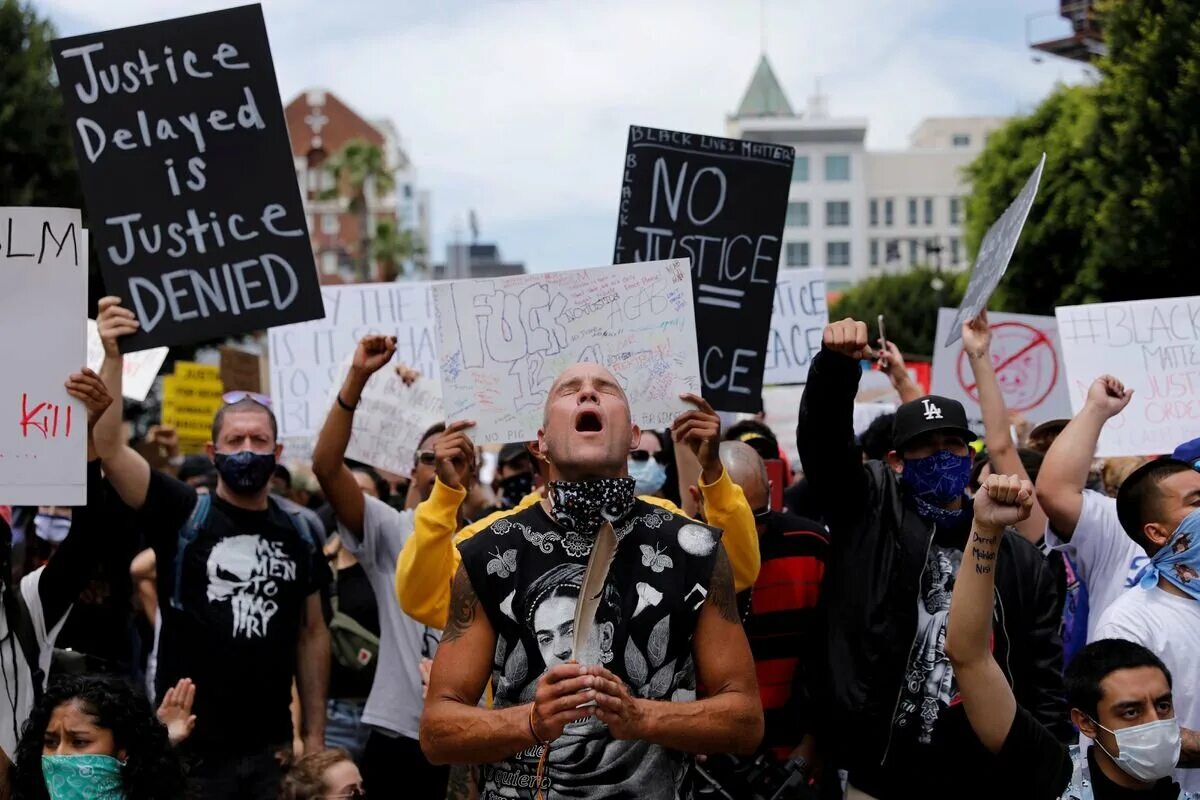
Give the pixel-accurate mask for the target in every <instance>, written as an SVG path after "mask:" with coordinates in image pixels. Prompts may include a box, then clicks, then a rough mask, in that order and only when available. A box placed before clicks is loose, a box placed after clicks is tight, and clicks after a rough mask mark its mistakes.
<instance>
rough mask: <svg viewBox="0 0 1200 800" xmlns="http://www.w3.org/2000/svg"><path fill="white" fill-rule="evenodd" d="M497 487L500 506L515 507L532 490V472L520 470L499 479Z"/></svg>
mask: <svg viewBox="0 0 1200 800" xmlns="http://www.w3.org/2000/svg"><path fill="white" fill-rule="evenodd" d="M496 488H497V495H498V499H499V500H500V507H501V508H516V507H517V504H518V503H520V502H521V501H522V500H523V499H525V497H526V495H528V494H529V493H530V492H532V491H533V473H532V472H520V473H518V474H516V475H509V476H508V477H507V478H505V479H504V480H502V481H500V483H499V485H498V486H497V487H496Z"/></svg>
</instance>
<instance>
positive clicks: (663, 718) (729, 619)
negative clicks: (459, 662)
mask: <svg viewBox="0 0 1200 800" xmlns="http://www.w3.org/2000/svg"><path fill="white" fill-rule="evenodd" d="M692 648H693V655H694V656H695V660H696V681H697V683H699V684H700V685H702V686H704V687H705V695H704V697H703V698H702V699H698V700H693V701H690V702H672V701H664V700H644V699H641V698H635V697H633V696H632V695H631V694H630V692H629V689H628V688H627V687H626V686H625V685H624V684H623V683H622V682H621V680H620V679H619V678H618V677H617V676H616V675H614V674H613V673H611V672H609V671H608V670H607V669H605V668H604V667H598V666H593V667H588V671H589V672H591V673H593V674H594V675H596V676H597V678H598V679H599V680H598V682H597V684H596V703H597V706H596V719H598V720H600V721H601V722H604V723H605V724H606V725H608V730H609V732H610V733H611V734H612V735H613V737H615V738H617V739H638V740H643V741H648V742H652V743H654V744H658V745H662V746H663V747H668V748H671V749H672V750H681V751H683V752H685V753H735V754H739V755H748V754H750V753H753V752H754V750H755V749H756V748H757V747H758V744H759V742H761V741H762V736H763V712H762V702H761V701H760V699H759V695H758V681H757V679H756V678H755V674H754V658H753V656H752V655H751V654H750V644H749V643H748V642H747V641H746V632H745V631H744V630H742V623H741V620H740V619H739V618H738V611H737V600H736V598H735V597H734V593H733V573H732V571H731V569H730V566H729V557H728V556H726V555H725V550H724V548H721V549H720V550H719V551H718V555H717V563H716V566H715V567H714V568H713V576H712V583H711V585H710V587H709V594H708V600H707V601H706V602H705V604H704V607H703V608H702V609H701V610H700V618H699V619H698V620H697V622H696V635H695V638H694V640H693V644H692ZM439 655H440V653H439Z"/></svg>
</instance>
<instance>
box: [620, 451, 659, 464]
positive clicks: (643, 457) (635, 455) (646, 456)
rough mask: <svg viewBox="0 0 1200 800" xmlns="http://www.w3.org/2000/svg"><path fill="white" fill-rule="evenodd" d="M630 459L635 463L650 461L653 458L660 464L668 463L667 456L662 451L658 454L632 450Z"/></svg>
mask: <svg viewBox="0 0 1200 800" xmlns="http://www.w3.org/2000/svg"><path fill="white" fill-rule="evenodd" d="M629 457H630V458H632V459H633V460H634V461H649V460H650V459H651V458H653V459H654V460H655V461H657V462H658V463H660V464H665V463H666V461H667V454H666V453H664V452H663V451H662V450H659V451H658V452H657V453H651V452H650V451H649V450H631V451H630V452H629Z"/></svg>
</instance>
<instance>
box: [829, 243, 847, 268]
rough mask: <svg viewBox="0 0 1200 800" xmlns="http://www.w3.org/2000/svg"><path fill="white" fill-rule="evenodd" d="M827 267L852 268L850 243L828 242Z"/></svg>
mask: <svg viewBox="0 0 1200 800" xmlns="http://www.w3.org/2000/svg"><path fill="white" fill-rule="evenodd" d="M825 266H827V267H848V266H850V243H849V242H826V243H825Z"/></svg>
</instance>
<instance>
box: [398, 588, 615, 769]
mask: <svg viewBox="0 0 1200 800" xmlns="http://www.w3.org/2000/svg"><path fill="white" fill-rule="evenodd" d="M451 595H452V597H451V606H452V608H453V613H452V614H451V616H450V619H449V621H447V623H446V629H445V630H444V631H443V632H442V640H441V643H440V644H439V645H438V649H437V656H436V657H435V658H434V662H433V673H432V674H431V675H430V678H429V691H428V693H427V694H426V696H425V713H424V715H423V716H422V717H421V749H422V750H423V751H424V753H425V757H426V758H428V759H429V760H430V761H431V762H432V763H434V764H489V763H493V762H496V761H501V760H503V759H506V758H509V757H510V756H512V755H514V754H516V753H519V752H521V751H522V750H527V749H529V748H531V747H534V746H536V745H539V744H546V743H549V742H551V741H553V740H555V739H557V738H558V737H559V736H561V735H562V732H563V728H564V727H566V725H567V724H568V723H570V722H574V721H576V720H580V719H583V718H584V717H587V716H589V715H590V714H591V711H592V709H591V708H580V706H583V705H584V704H586V703H588V702H590V701H591V700H592V699H594V697H595V692H594V691H592V690H591V687H592V686H593V685H594V684H595V683H596V682H597V678H596V677H595V676H592V675H589V674H588V669H587V668H586V667H581V666H579V665H578V664H560V665H559V666H557V667H554V668H553V669H551V670H549V671H548V672H546V673H545V674H544V675H542V677H541V678H540V679H539V680H538V685H537V691H536V694H535V695H534V701H533V703H531V704H529V703H527V704H525V705H520V706H511V707H509V708H503V709H492V708H480V707H479V706H478V703H479V698H480V696H481V695H482V694H483V688H484V686H486V685H487V682H488V678H490V677H491V673H492V659H493V657H494V655H495V650H496V633H495V631H494V630H493V628H492V624H491V622H490V621H489V620H488V617H487V614H486V613H484V611H483V608H482V607H481V606H480V604H479V599H478V597H476V595H475V589H474V588H473V587H472V585H471V579H470V578H469V577H468V576H467V572H466V570H465V569H464V568H462V567H459V568H458V572H456V573H455V575H454V587H453V589H452V591H451Z"/></svg>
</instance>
